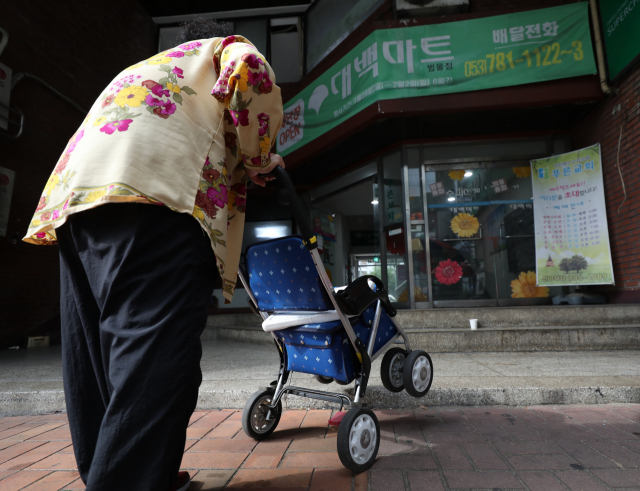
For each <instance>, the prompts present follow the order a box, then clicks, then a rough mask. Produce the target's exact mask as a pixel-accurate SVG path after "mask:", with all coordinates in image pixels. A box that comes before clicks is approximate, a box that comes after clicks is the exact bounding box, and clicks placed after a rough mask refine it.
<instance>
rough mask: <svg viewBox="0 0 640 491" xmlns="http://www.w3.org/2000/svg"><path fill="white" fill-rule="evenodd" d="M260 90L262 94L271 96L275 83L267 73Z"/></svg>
mask: <svg viewBox="0 0 640 491" xmlns="http://www.w3.org/2000/svg"><path fill="white" fill-rule="evenodd" d="M258 90H259V91H260V93H261V94H269V93H270V92H271V91H272V90H273V82H272V81H271V79H270V78H269V75H267V74H266V73H265V74H264V77H262V82H260V87H258Z"/></svg>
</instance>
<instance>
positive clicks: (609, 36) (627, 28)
mask: <svg viewBox="0 0 640 491" xmlns="http://www.w3.org/2000/svg"><path fill="white" fill-rule="evenodd" d="M598 4H599V6H600V18H601V19H602V29H603V31H604V47H605V50H606V52H607V65H608V67H609V78H612V79H615V78H616V77H617V76H618V75H619V74H620V73H621V72H622V71H623V70H624V69H625V68H626V67H627V66H629V64H631V63H633V61H634V60H636V59H637V58H638V57H640V0H600V1H599V2H598Z"/></svg>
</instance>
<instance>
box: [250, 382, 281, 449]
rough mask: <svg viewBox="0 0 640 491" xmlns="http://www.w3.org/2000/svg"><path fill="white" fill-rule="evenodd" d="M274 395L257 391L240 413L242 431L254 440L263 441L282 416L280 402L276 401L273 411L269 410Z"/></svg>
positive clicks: (269, 392) (270, 392)
mask: <svg viewBox="0 0 640 491" xmlns="http://www.w3.org/2000/svg"><path fill="white" fill-rule="evenodd" d="M273 396H274V393H273V391H268V390H259V391H258V392H256V393H254V394H253V395H252V396H251V397H250V398H249V400H248V401H247V403H246V404H245V405H244V409H243V411H242V429H243V430H244V432H245V433H246V434H247V436H249V437H251V438H253V439H254V440H263V439H265V438H266V437H268V436H269V435H270V434H271V433H273V431H274V430H275V429H276V426H278V423H279V422H280V416H282V402H281V401H278V404H277V406H276V408H275V409H270V408H269V407H270V406H271V401H273Z"/></svg>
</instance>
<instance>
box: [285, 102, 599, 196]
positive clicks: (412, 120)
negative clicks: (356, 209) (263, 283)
mask: <svg viewBox="0 0 640 491" xmlns="http://www.w3.org/2000/svg"><path fill="white" fill-rule="evenodd" d="M594 106H595V103H590V104H564V105H557V106H545V107H534V108H518V109H502V110H494V111H477V112H467V113H462V112H456V113H445V114H429V115H420V116H411V117H403V118H392V119H386V120H382V121H378V122H376V123H373V124H371V125H370V126H368V127H367V128H366V129H364V130H362V131H360V132H358V133H356V134H355V135H353V136H351V137H350V138H348V139H346V140H344V141H342V142H340V143H338V144H337V145H335V146H333V147H331V148H328V149H327V150H326V151H323V152H322V153H319V154H318V155H317V156H316V157H313V158H311V159H309V160H307V161H306V162H304V163H303V164H302V165H300V166H298V167H297V168H295V169H293V170H292V171H291V177H292V179H293V181H294V183H295V184H296V185H297V186H310V185H314V184H317V183H318V182H320V181H324V180H326V179H327V177H329V176H332V175H335V174H339V173H340V171H341V170H343V169H345V168H347V167H349V166H353V165H354V164H356V163H358V162H362V163H365V162H366V159H367V158H368V157H370V156H371V155H373V154H376V153H377V152H380V151H381V150H383V149H385V148H388V147H390V146H392V145H394V144H397V143H398V142H401V141H411V140H413V141H416V140H424V139H436V138H465V139H466V138H468V139H469V140H473V139H475V138H477V137H483V138H484V137H486V136H487V135H509V134H518V133H527V132H545V133H548V134H550V135H551V134H554V133H556V134H557V133H560V132H566V131H569V130H571V128H573V127H574V126H575V125H576V123H577V122H578V121H580V120H581V119H582V118H583V117H584V116H585V115H586V114H587V113H588V112H589V111H591V110H592V109H593V108H594ZM496 138H499V137H498V136H496ZM502 138H505V136H502ZM496 157H498V156H496ZM286 160H287V159H286V157H285V162H286Z"/></svg>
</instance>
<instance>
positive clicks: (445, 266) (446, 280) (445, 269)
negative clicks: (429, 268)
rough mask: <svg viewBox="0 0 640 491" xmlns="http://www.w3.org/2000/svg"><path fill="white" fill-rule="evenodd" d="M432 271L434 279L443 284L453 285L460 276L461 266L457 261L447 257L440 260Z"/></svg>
mask: <svg viewBox="0 0 640 491" xmlns="http://www.w3.org/2000/svg"><path fill="white" fill-rule="evenodd" d="M434 273H435V275H436V280H438V281H439V282H440V283H442V284H443V285H453V284H455V283H457V282H458V281H460V278H462V267H461V266H460V265H459V264H458V263H457V262H455V261H452V260H451V259H447V260H446V261H440V264H438V266H437V267H436V269H435V271H434Z"/></svg>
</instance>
